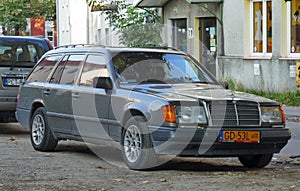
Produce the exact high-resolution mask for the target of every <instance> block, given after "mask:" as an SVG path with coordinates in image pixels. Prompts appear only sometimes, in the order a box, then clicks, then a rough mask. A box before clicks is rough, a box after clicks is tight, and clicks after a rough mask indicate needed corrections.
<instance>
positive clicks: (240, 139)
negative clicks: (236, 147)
mask: <svg viewBox="0 0 300 191" xmlns="http://www.w3.org/2000/svg"><path fill="white" fill-rule="evenodd" d="M219 141H220V142H237V143H259V142H260V132H259V131H225V130H222V131H221V132H220V137H219Z"/></svg>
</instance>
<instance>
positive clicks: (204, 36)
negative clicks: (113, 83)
mask: <svg viewBox="0 0 300 191" xmlns="http://www.w3.org/2000/svg"><path fill="white" fill-rule="evenodd" d="M135 4H136V5H137V6H140V7H159V8H162V10H163V11H162V12H163V17H164V24H165V27H164V33H163V36H164V39H165V43H166V44H167V45H168V46H173V47H177V48H179V49H181V50H183V51H186V52H188V53H190V54H192V55H193V56H194V57H195V58H196V59H198V60H200V61H201V62H202V63H203V64H204V65H206V66H207V67H208V69H209V70H210V71H211V72H212V73H213V74H215V75H216V76H217V78H218V79H219V80H224V79H231V80H234V81H236V82H237V83H241V84H242V85H243V86H244V87H245V88H247V89H256V90H263V91H270V92H283V91H290V90H295V89H296V88H297V84H299V82H298V78H299V76H298V75H299V70H300V63H299V61H300V14H299V12H300V0H159V1H152V0H137V1H136V2H135ZM297 82H298V83H297Z"/></svg>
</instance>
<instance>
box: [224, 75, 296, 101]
mask: <svg viewBox="0 0 300 191" xmlns="http://www.w3.org/2000/svg"><path fill="white" fill-rule="evenodd" d="M226 82H228V84H229V89H231V90H236V91H241V92H246V93H250V94H255V95H258V96H262V97H266V98H269V99H272V100H275V101H277V102H279V103H281V104H284V105H288V106H300V90H299V89H297V90H295V91H286V92H283V93H272V92H263V91H258V90H249V89H245V88H244V86H243V85H242V84H241V83H237V82H236V81H234V80H232V79H227V80H226Z"/></svg>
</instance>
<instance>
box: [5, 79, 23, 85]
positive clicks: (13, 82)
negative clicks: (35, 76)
mask: <svg viewBox="0 0 300 191" xmlns="http://www.w3.org/2000/svg"><path fill="white" fill-rule="evenodd" d="M23 81H24V80H23V79H22V78H4V79H3V85H4V86H19V85H20V84H22V83H23Z"/></svg>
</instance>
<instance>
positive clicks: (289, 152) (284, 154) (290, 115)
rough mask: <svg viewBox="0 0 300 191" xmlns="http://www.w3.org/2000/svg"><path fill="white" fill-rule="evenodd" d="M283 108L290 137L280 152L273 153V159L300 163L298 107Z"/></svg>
mask: <svg viewBox="0 0 300 191" xmlns="http://www.w3.org/2000/svg"><path fill="white" fill-rule="evenodd" d="M283 109H284V113H285V116H286V119H287V122H286V126H287V127H289V128H290V130H291V134H292V138H291V139H290V140H289V142H288V144H287V145H286V146H285V147H284V148H283V149H282V150H281V151H280V153H278V154H275V155H274V158H273V161H274V162H277V163H288V164H296V165H300V147H299V145H300V107H290V106H284V107H283Z"/></svg>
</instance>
